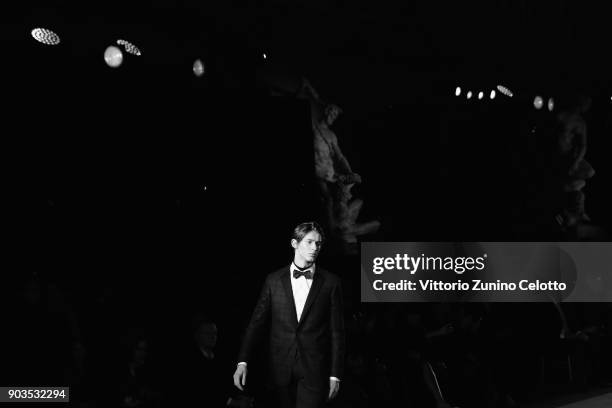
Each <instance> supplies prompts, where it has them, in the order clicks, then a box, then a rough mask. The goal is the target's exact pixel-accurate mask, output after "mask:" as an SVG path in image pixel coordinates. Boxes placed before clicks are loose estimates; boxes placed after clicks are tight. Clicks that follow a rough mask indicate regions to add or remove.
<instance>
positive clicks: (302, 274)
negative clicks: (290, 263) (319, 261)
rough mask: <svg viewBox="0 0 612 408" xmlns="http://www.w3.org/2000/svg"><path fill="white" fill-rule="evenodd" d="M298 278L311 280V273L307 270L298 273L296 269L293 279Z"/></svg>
mask: <svg viewBox="0 0 612 408" xmlns="http://www.w3.org/2000/svg"><path fill="white" fill-rule="evenodd" d="M300 276H303V277H305V278H306V279H312V271H311V270H310V269H307V270H305V271H298V270H297V269H295V270H294V271H293V277H294V278H295V279H297V278H299V277H300Z"/></svg>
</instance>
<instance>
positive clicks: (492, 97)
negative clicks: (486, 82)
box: [489, 89, 495, 99]
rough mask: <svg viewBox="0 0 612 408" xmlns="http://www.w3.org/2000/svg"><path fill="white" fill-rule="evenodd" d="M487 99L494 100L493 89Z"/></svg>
mask: <svg viewBox="0 0 612 408" xmlns="http://www.w3.org/2000/svg"><path fill="white" fill-rule="evenodd" d="M489 98H491V99H495V89H494V90H492V91H491V94H490V95H489Z"/></svg>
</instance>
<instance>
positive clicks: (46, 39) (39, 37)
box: [32, 28, 60, 45]
mask: <svg viewBox="0 0 612 408" xmlns="http://www.w3.org/2000/svg"><path fill="white" fill-rule="evenodd" d="M32 37H34V39H35V40H36V41H38V42H41V43H43V44H47V45H57V44H59V43H60V38H59V35H57V34H55V33H54V32H53V31H51V30H48V29H46V28H35V29H33V30H32Z"/></svg>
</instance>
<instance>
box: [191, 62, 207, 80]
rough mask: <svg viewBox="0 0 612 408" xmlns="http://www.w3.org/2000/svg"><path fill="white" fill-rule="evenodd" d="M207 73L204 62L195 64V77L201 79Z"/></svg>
mask: <svg viewBox="0 0 612 408" xmlns="http://www.w3.org/2000/svg"><path fill="white" fill-rule="evenodd" d="M205 72H206V69H205V67H204V63H203V62H202V60H199V59H197V60H195V61H194V63H193V73H194V74H195V76H197V77H201V76H202V75H204V73H205Z"/></svg>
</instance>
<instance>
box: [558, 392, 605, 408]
mask: <svg viewBox="0 0 612 408" xmlns="http://www.w3.org/2000/svg"><path fill="white" fill-rule="evenodd" d="M608 407H612V393H609V394H604V395H598V396H596V397H592V398H587V399H585V400H582V401H576V402H572V403H571V404H567V405H562V406H560V407H559V408H608Z"/></svg>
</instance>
